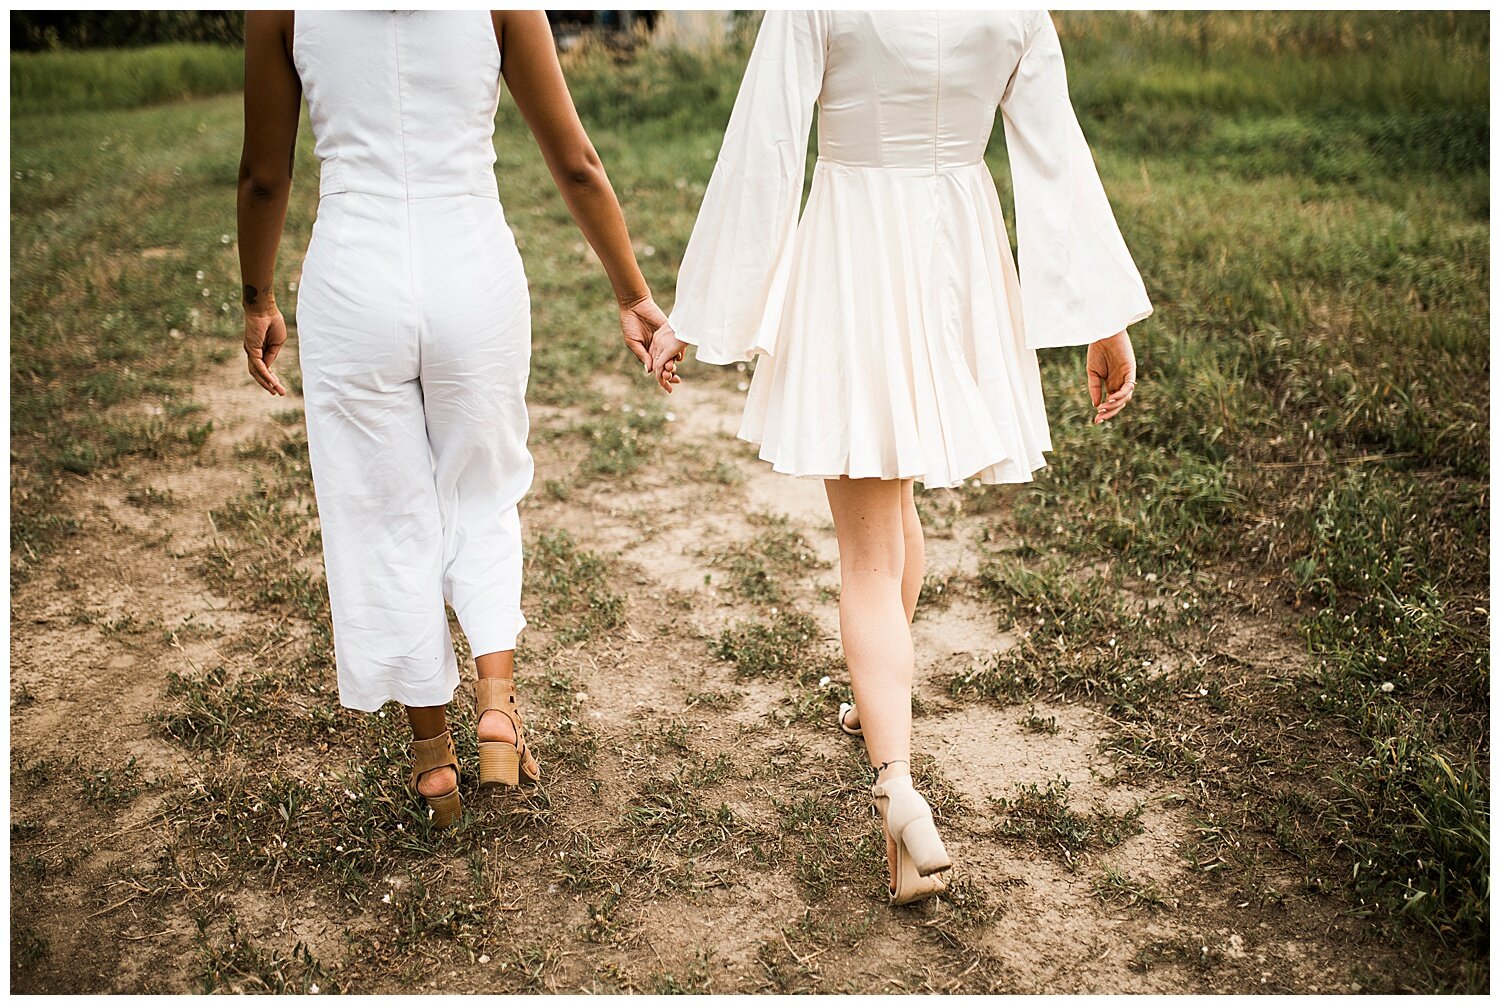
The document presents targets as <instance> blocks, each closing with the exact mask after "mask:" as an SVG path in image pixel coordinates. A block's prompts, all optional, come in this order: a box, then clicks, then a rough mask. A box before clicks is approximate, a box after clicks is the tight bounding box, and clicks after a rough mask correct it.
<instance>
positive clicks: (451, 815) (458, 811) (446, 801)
mask: <svg viewBox="0 0 1500 1005" xmlns="http://www.w3.org/2000/svg"><path fill="white" fill-rule="evenodd" d="M438 768H452V769H453V782H454V785H453V791H452V792H449V793H445V794H444V795H441V796H423V797H422V798H423V799H425V800H427V806H428V808H429V809H430V810H431V811H432V812H431V818H432V826H434V827H452V826H453V825H454V824H456V823H458V818H459V817H461V816H462V815H463V804H462V803H461V802H460V801H459V798H458V753H457V751H455V750H454V749H453V734H452V732H450V731H449V730H446V729H445V730H443V731H442V732H441V733H439V734H438V735H437V736H434V737H432V738H431V739H427V740H413V741H412V743H411V787H412V791H413V792H416V791H418V790H417V781H418V780H419V779H420V778H421V777H422V776H423V775H425V774H427V772H429V771H436V770H437V769H438Z"/></svg>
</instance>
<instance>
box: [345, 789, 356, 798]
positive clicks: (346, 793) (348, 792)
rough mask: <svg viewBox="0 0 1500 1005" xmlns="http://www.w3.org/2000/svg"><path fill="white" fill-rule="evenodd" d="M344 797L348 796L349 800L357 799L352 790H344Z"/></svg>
mask: <svg viewBox="0 0 1500 1005" xmlns="http://www.w3.org/2000/svg"><path fill="white" fill-rule="evenodd" d="M344 795H346V796H348V797H349V798H350V799H357V798H358V797H357V796H356V795H355V794H354V790H353V789H345V790H344Z"/></svg>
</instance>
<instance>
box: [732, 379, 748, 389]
mask: <svg viewBox="0 0 1500 1005" xmlns="http://www.w3.org/2000/svg"><path fill="white" fill-rule="evenodd" d="M735 387H737V388H739V389H740V390H741V391H748V390H750V384H749V382H748V381H743V380H742V381H740V382H739V383H738V384H736V385H735Z"/></svg>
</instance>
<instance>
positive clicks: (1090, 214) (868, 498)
mask: <svg viewBox="0 0 1500 1005" xmlns="http://www.w3.org/2000/svg"><path fill="white" fill-rule="evenodd" d="M815 106H816V107H817V108H818V110H819V111H818V158H817V164H816V166H815V168H814V170H813V179H812V188H811V192H810V194H809V196H808V200H807V207H806V209H805V211H803V212H802V213H801V215H800V219H799V215H798V206H799V203H800V201H801V195H802V183H803V173H804V164H805V162H806V159H807V157H806V151H807V138H808V132H809V129H810V127H811V125H812V121H813V110H814V107H815ZM997 110H998V111H999V112H1001V114H1002V117H1003V119H1004V123H1005V139H1006V148H1007V150H1008V152H1009V156H1010V165H1011V175H1012V179H1013V182H1014V188H1015V200H1016V210H1015V213H1016V227H1017V239H1018V240H1017V243H1018V247H1019V257H1020V271H1019V275H1018V274H1017V268H1016V264H1015V263H1014V262H1012V260H1011V255H1010V246H1009V243H1008V241H1007V238H1006V232H1005V221H1004V218H1003V216H1002V214H1001V210H1000V202H999V198H998V196H997V193H996V190H995V184H994V181H993V179H992V178H991V176H990V173H989V170H988V168H987V167H986V165H985V162H984V152H985V148H986V146H987V145H988V143H989V139H990V133H991V130H992V128H993V126H994V121H995V113H996V111H997ZM1150 313H1151V303H1150V301H1149V300H1148V299H1147V296H1146V290H1145V287H1144V285H1143V284H1142V282H1141V277H1140V275H1139V273H1138V272H1137V270H1136V267H1135V265H1134V264H1133V262H1132V261H1131V257H1130V253H1129V251H1128V250H1127V249H1126V247H1125V242H1124V240H1123V239H1122V237H1121V236H1120V231H1119V228H1118V226H1117V225H1116V223H1115V220H1114V216H1113V213H1112V212H1111V209H1110V205H1109V201H1108V200H1107V199H1106V197H1105V194H1104V190H1103V187H1102V186H1101V184H1100V181H1099V176H1098V173H1097V171H1096V169H1095V167H1094V162H1093V158H1092V156H1091V155H1090V152H1089V149H1088V146H1087V144H1086V143H1085V141H1084V138H1083V134H1082V132H1081V130H1080V129H1079V126H1078V122H1077V119H1076V117H1075V115H1074V113H1073V109H1072V106H1071V104H1070V102H1069V98H1068V89H1067V80H1066V77H1065V74H1064V69H1063V59H1062V51H1061V48H1060V45H1059V42H1058V37H1057V32H1056V30H1055V29H1054V27H1053V24H1052V20H1051V18H1050V16H1049V15H1048V14H1047V13H1046V12H1045V11H1007V12H973V13H939V12H919V13H869V12H860V11H839V12H826V11H824V12H818V11H770V12H768V13H767V14H766V15H765V19H764V21H763V22H762V24H761V28H760V34H759V36H758V37H757V39H756V43H755V47H754V50H753V52H752V54H751V57H750V63H749V66H748V68H747V69H746V71H745V77H744V81H743V83H742V84H741V87H740V92H739V96H738V98H737V100H736V102H735V106H734V111H733V113H732V115H731V117H730V121H729V126H728V130H727V131H726V133H725V137H724V143H723V146H722V148H721V150H720V152H719V157H718V161H717V163H716V165H715V167H714V171H713V175H712V178H711V179H710V181H709V185H708V189H707V191H706V192H705V194H704V198H703V205H702V208H701V209H700V212H699V216H698V221H697V224H696V226H695V227H694V229H693V234H692V237H691V239H690V240H689V242H688V247H687V250H686V252H685V254H684V256H683V262H682V268H681V271H680V274H679V276H678V282H677V300H676V305H675V307H674V309H673V310H672V312H671V316H670V327H671V328H672V329H675V332H676V337H675V338H673V337H672V336H671V335H669V334H667V333H666V331H665V330H664V331H663V333H662V335H661V337H659V338H657V339H656V340H655V342H654V344H653V345H652V355H653V361H652V362H653V370H654V372H655V373H656V375H657V377H658V379H659V380H661V381H662V382H663V385H664V386H666V387H667V388H668V389H670V382H671V381H672V380H674V379H676V377H675V370H676V361H677V360H678V359H680V358H681V355H682V350H683V347H684V345H685V344H688V345H694V346H696V347H697V357H698V359H699V360H701V361H703V362H707V363H720V364H722V363H733V362H736V361H742V360H749V359H751V358H754V357H759V358H758V360H757V362H756V367H755V374H754V378H753V380H752V382H751V385H750V392H749V400H748V402H747V404H746V407H745V414H744V420H743V423H742V425H741V427H740V432H739V435H740V437H741V438H743V439H745V440H748V441H750V442H751V443H755V444H758V445H759V447H760V456H761V457H762V458H763V459H765V460H767V461H769V462H770V463H771V464H772V466H773V467H774V468H775V470H777V471H780V472H784V473H786V474H789V475H795V476H801V477H816V478H821V479H824V480H825V485H826V487H827V491H828V502H829V507H830V509H831V511H832V514H833V521H834V526H835V529H836V531H837V535H838V542H839V556H840V572H841V578H842V594H841V599H840V606H839V619H840V630H841V634H842V637H843V644H844V652H845V656H846V657H847V661H848V665H849V674H850V678H851V681H852V684H853V690H854V695H855V700H856V706H857V711H856V710H855V707H850V706H846V707H845V708H843V709H841V710H840V717H839V722H840V725H841V726H842V727H844V729H845V731H846V732H850V733H854V734H855V735H862V736H863V739H864V742H865V747H866V750H867V753H868V755H869V758H870V762H871V764H872V765H873V766H874V768H875V785H874V787H873V789H872V793H873V796H874V800H875V804H876V806H877V808H878V809H879V810H880V813H881V816H882V818H883V820H884V823H885V829H886V836H887V849H888V854H889V858H890V869H891V895H892V900H893V901H894V902H896V903H908V902H910V901H913V900H917V899H921V898H923V897H928V896H931V895H933V894H934V893H937V892H940V891H941V890H942V888H943V885H944V883H943V879H942V875H943V873H944V872H945V870H947V869H949V868H950V866H951V862H950V860H949V857H948V854H947V852H946V851H945V849H944V847H943V843H942V841H941V839H940V838H939V836H938V833H937V830H936V828H935V826H934V825H933V821H932V816H931V812H930V810H929V808H928V806H927V803H926V801H925V800H924V799H923V798H922V796H921V795H920V794H918V793H917V792H916V791H915V789H914V788H913V787H912V782H911V776H910V768H909V759H910V756H911V754H910V751H911V680H912V669H913V652H912V637H911V631H910V622H911V618H912V615H913V612H914V610H915V606H916V601H917V595H918V593H919V591H920V589H921V585H922V575H923V567H922V565H923V545H922V528H921V524H920V523H919V522H918V517H917V511H916V508H915V505H914V504H913V498H912V483H913V481H914V480H920V481H921V482H922V483H923V484H924V486H926V487H928V488H935V487H937V488H942V487H951V486H956V485H960V484H962V483H963V482H965V481H967V480H970V479H975V478H977V479H979V480H980V481H982V482H984V483H986V484H995V483H1002V482H1021V481H1028V480H1030V479H1031V478H1032V474H1033V472H1035V471H1036V470H1037V469H1038V468H1041V467H1042V466H1044V464H1045V463H1046V462H1045V460H1044V458H1043V454H1044V452H1046V451H1049V450H1051V449H1052V442H1051V439H1050V437H1049V433H1048V425H1047V413H1046V409H1045V407H1044V404H1043V401H1042V384H1041V377H1040V372H1039V369H1038V365H1037V350H1038V349H1043V348H1048V347H1053V346H1068V345H1087V346H1089V350H1088V363H1087V381H1088V388H1089V393H1090V395H1091V397H1092V399H1093V403H1094V405H1095V407H1096V411H1095V415H1094V421H1095V422H1104V421H1106V420H1108V419H1111V418H1113V417H1114V416H1116V415H1118V414H1119V412H1120V410H1121V409H1122V408H1124V407H1125V404H1126V403H1127V402H1128V401H1129V400H1130V397H1131V394H1132V392H1133V390H1134V386H1135V362H1134V357H1133V354H1132V351H1131V346H1130V340H1129V336H1128V334H1127V333H1126V330H1125V329H1126V327H1127V326H1128V325H1130V324H1132V323H1134V322H1136V321H1140V320H1141V319H1142V318H1145V317H1146V316H1147V315H1149V314H1150ZM679 340H680V341H679Z"/></svg>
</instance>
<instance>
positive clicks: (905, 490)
mask: <svg viewBox="0 0 1500 1005" xmlns="http://www.w3.org/2000/svg"><path fill="white" fill-rule="evenodd" d="M912 486H913V481H912V479H910V478H908V479H907V480H906V481H904V482H902V483H901V531H902V534H903V535H904V537H905V539H906V565H905V567H904V568H903V569H902V571H901V604H902V606H903V607H905V608H906V622H907V624H910V623H911V620H912V618H914V617H916V616H917V597H919V596H921V594H922V577H923V576H924V575H926V573H927V547H926V544H925V543H924V542H923V540H922V518H921V517H920V516H918V515H917V500H916V497H915V495H914V494H913V492H914V490H913V487H912Z"/></svg>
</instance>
